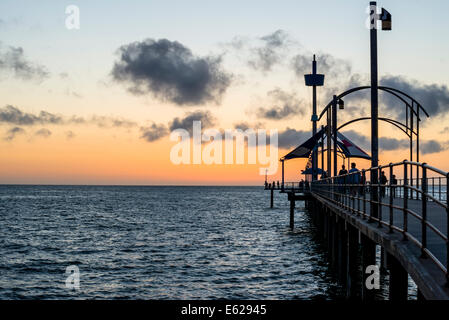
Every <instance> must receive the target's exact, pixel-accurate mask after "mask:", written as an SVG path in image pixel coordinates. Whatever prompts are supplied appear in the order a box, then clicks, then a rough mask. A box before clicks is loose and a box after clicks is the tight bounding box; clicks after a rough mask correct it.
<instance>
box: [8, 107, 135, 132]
mask: <svg viewBox="0 0 449 320" xmlns="http://www.w3.org/2000/svg"><path fill="white" fill-rule="evenodd" d="M0 123H8V124H15V125H22V126H32V125H49V124H53V125H63V124H86V125H87V124H93V125H97V126H98V127H100V128H108V127H112V128H119V127H123V128H132V127H135V126H137V123H136V122H134V121H131V120H127V119H123V118H119V117H109V116H98V115H93V116H91V117H90V118H83V117H78V116H71V117H66V116H62V115H59V114H54V113H50V112H47V111H43V110H42V111H40V112H39V113H38V114H33V113H28V112H24V111H22V110H20V109H19V108H17V107H14V106H12V105H7V106H5V107H3V108H0Z"/></svg>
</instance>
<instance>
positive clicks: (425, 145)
mask: <svg viewBox="0 0 449 320" xmlns="http://www.w3.org/2000/svg"><path fill="white" fill-rule="evenodd" d="M447 148H448V146H447V144H446V145H444V144H442V143H441V142H438V141H435V140H428V141H424V142H422V143H421V145H420V148H419V150H420V151H421V153H422V154H429V153H438V152H441V151H444V150H447Z"/></svg>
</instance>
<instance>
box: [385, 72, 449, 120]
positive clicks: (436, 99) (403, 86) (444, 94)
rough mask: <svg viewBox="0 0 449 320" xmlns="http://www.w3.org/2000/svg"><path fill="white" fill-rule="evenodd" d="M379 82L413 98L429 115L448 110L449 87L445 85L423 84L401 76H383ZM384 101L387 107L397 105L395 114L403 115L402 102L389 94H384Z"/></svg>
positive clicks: (439, 113)
mask: <svg viewBox="0 0 449 320" xmlns="http://www.w3.org/2000/svg"><path fill="white" fill-rule="evenodd" d="M380 84H381V85H383V86H387V87H393V88H396V89H399V90H401V91H403V92H405V93H407V94H408V95H410V96H412V97H413V98H415V99H416V100H417V101H418V102H419V103H420V104H421V105H422V106H423V107H424V108H425V109H426V110H427V112H429V114H430V116H438V115H441V114H444V113H446V112H447V111H448V110H449V89H448V87H447V86H446V85H438V84H423V83H421V82H419V81H417V80H413V79H408V78H406V77H403V76H391V75H389V76H384V77H382V79H381V80H380ZM384 102H385V103H386V104H388V107H389V108H391V107H397V108H396V109H395V110H397V114H399V115H405V108H404V107H403V105H404V104H403V103H402V102H401V101H400V100H398V99H397V98H396V97H394V96H393V95H390V94H385V95H384Z"/></svg>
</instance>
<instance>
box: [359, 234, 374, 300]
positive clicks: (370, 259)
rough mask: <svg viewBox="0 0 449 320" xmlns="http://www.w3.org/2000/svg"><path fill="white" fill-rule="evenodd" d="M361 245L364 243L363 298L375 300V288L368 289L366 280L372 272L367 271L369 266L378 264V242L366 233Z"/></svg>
mask: <svg viewBox="0 0 449 320" xmlns="http://www.w3.org/2000/svg"><path fill="white" fill-rule="evenodd" d="M361 245H362V272H363V277H362V280H363V281H362V299H363V300H374V291H375V290H373V289H368V288H367V285H366V282H367V281H366V280H367V279H368V277H369V276H370V273H367V272H366V269H367V267H368V266H373V265H376V244H375V243H374V242H373V241H372V240H371V239H370V238H368V237H367V236H366V235H364V234H362V235H361Z"/></svg>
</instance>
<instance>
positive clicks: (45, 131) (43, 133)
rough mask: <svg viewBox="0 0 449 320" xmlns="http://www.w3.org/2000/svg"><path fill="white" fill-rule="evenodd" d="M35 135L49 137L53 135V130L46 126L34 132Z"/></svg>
mask: <svg viewBox="0 0 449 320" xmlns="http://www.w3.org/2000/svg"><path fill="white" fill-rule="evenodd" d="M34 135H35V136H38V137H43V138H48V137H49V136H51V131H50V130H48V129H45V128H42V129H39V130H37V131H36V132H35V133H34Z"/></svg>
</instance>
